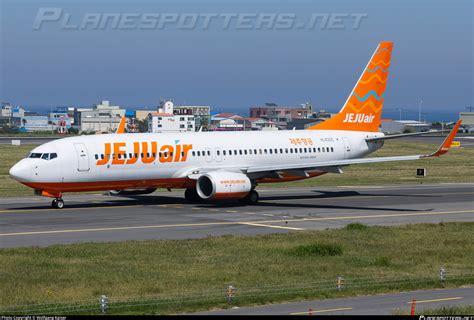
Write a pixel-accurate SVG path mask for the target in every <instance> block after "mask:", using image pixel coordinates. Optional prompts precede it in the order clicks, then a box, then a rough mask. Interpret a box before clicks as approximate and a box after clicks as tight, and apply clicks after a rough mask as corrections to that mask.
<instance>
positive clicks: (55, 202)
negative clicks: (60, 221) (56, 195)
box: [51, 199, 64, 209]
mask: <svg viewBox="0 0 474 320" xmlns="http://www.w3.org/2000/svg"><path fill="white" fill-rule="evenodd" d="M51 206H52V207H53V208H54V209H62V208H64V201H63V199H54V200H53V202H52V203H51Z"/></svg>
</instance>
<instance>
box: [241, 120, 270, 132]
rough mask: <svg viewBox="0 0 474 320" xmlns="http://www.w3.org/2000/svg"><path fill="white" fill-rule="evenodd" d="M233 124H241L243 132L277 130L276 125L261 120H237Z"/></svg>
mask: <svg viewBox="0 0 474 320" xmlns="http://www.w3.org/2000/svg"><path fill="white" fill-rule="evenodd" d="M235 122H236V123H238V124H242V126H243V130H245V131H252V130H254V131H255V130H278V128H277V126H276V123H274V122H272V121H269V120H265V119H261V118H237V119H235Z"/></svg>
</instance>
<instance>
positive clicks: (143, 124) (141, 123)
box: [138, 118, 148, 132]
mask: <svg viewBox="0 0 474 320" xmlns="http://www.w3.org/2000/svg"><path fill="white" fill-rule="evenodd" d="M138 132H148V119H146V118H145V119H143V120H138Z"/></svg>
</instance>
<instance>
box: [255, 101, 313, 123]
mask: <svg viewBox="0 0 474 320" xmlns="http://www.w3.org/2000/svg"><path fill="white" fill-rule="evenodd" d="M249 117H250V118H263V119H266V120H269V121H272V122H275V123H276V124H277V126H278V127H279V128H280V129H286V127H287V123H288V122H290V121H291V120H293V119H307V118H313V117H314V114H313V107H312V105H311V104H309V103H305V104H302V105H301V106H300V107H284V106H278V105H277V104H276V103H265V105H264V106H254V107H251V108H250V116H249Z"/></svg>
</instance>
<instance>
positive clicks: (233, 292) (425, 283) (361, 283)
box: [0, 269, 474, 315]
mask: <svg viewBox="0 0 474 320" xmlns="http://www.w3.org/2000/svg"><path fill="white" fill-rule="evenodd" d="M473 283H474V273H467V274H456V275H455V274H448V273H447V272H446V271H445V270H444V269H440V271H439V274H438V275H436V276H435V275H433V276H431V277H425V278H423V277H421V278H420V277H406V276H405V277H402V276H400V277H385V278H377V277H347V278H346V277H342V276H339V277H336V278H334V279H328V280H320V281H314V282H305V283H299V284H291V285H290V284H282V285H269V286H259V287H244V286H243V287H239V286H237V285H235V286H234V285H229V286H228V287H223V288H216V289H212V290H206V291H200V292H187V293H177V294H163V295H149V296H146V295H145V296H140V297H113V296H106V295H101V296H98V297H97V298H96V299H94V300H86V301H69V302H66V301H65V302H56V303H47V304H25V305H14V306H0V314H12V315H14V314H22V315H27V314H100V313H112V314H115V313H119V312H121V311H124V310H136V309H137V308H141V309H143V308H146V309H148V308H150V309H149V310H150V311H151V308H153V311H154V312H155V313H160V312H162V313H173V312H179V311H182V310H186V308H187V307H192V306H195V307H196V306H197V305H201V306H205V307H206V308H212V307H217V306H221V307H222V306H224V305H229V304H230V305H237V304H239V305H244V304H247V303H252V302H260V303H264V302H269V301H272V302H275V301H276V300H278V297H280V298H282V299H288V298H311V297H313V298H317V297H318V294H326V295H328V294H333V295H339V296H341V295H350V294H351V293H354V294H355V293H358V292H364V293H370V292H375V291H377V290H382V289H383V290H393V289H404V290H406V289H421V288H433V287H443V286H445V285H460V284H473ZM319 296H321V295H319Z"/></svg>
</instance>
